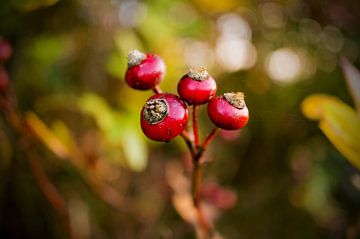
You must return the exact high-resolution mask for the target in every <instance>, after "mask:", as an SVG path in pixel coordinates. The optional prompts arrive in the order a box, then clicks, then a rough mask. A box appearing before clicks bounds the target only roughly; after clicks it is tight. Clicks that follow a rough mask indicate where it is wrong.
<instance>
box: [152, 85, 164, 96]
mask: <svg viewBox="0 0 360 239" xmlns="http://www.w3.org/2000/svg"><path fill="white" fill-rule="evenodd" d="M153 91H154V92H155V94H161V93H163V91H162V90H161V88H160V86H158V85H156V86H155V87H154V88H153Z"/></svg>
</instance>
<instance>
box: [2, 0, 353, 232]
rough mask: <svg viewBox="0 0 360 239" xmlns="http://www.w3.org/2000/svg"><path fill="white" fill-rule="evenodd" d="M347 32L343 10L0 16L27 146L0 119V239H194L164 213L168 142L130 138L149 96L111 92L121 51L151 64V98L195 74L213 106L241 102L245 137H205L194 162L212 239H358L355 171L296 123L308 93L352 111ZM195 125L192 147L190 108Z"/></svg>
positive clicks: (104, 3)
mask: <svg viewBox="0 0 360 239" xmlns="http://www.w3.org/2000/svg"><path fill="white" fill-rule="evenodd" d="M359 29H360V2H358V1H352V0H343V1H336V0H327V1H323V0H279V1H262V0H253V1H251V0H221V1H220V0H194V1H189V0H151V1H150V0H148V1H145V0H144V1H140V0H3V1H1V3H0V35H1V36H2V37H3V39H6V40H7V41H9V42H10V43H11V44H12V47H13V57H12V58H11V60H10V61H8V62H7V63H6V64H5V66H4V67H5V68H6V69H7V71H8V72H9V75H10V78H11V80H10V89H11V90H12V91H13V92H14V94H15V95H16V102H17V109H18V112H20V113H19V114H20V115H21V117H23V118H24V120H25V121H26V122H27V124H29V125H30V128H31V130H32V131H34V134H35V135H36V137H34V138H29V137H22V136H19V132H17V131H16V129H14V128H13V127H12V126H11V124H9V123H8V121H7V120H6V118H5V117H4V114H1V118H0V238H69V237H71V236H69V234H68V233H67V230H66V229H64V224H66V223H62V221H64V220H63V219H62V218H64V215H66V216H65V218H67V219H65V221H66V220H68V223H69V225H70V228H71V231H72V237H73V238H195V234H194V232H193V228H192V226H191V225H190V224H189V223H187V222H186V220H184V219H183V218H184V217H185V218H186V215H184V214H186V210H185V212H184V211H181V209H179V208H181V207H179V204H180V205H181V200H180V199H179V200H180V202H179V201H176V200H174V191H176V189H174V187H175V188H176V187H177V186H176V185H178V181H179V180H180V179H174V175H177V174H179V170H180V171H181V170H182V168H185V174H184V175H189V174H190V171H191V170H190V169H189V163H188V160H189V155H188V152H187V151H186V147H185V145H184V143H183V142H182V140H181V139H176V140H173V141H172V142H170V143H166V144H165V143H164V144H162V143H154V142H151V141H150V140H148V139H146V138H145V136H143V134H142V132H141V129H140V125H139V112H140V109H141V107H142V105H143V103H144V102H145V100H146V99H147V98H148V97H150V96H151V95H152V92H148V91H147V92H140V91H135V90H133V89H130V88H129V87H127V86H126V84H125V82H124V73H125V70H126V67H127V58H126V57H127V53H128V52H129V51H130V50H132V49H139V50H142V51H145V52H153V53H156V54H159V55H160V56H161V57H162V58H163V59H164V61H165V63H166V65H167V74H166V77H165V80H164V82H163V83H162V84H161V87H162V88H163V90H165V91H167V92H174V93H175V92H176V86H177V81H178V80H179V79H180V77H181V76H182V75H183V74H185V73H186V72H187V70H188V68H189V67H194V66H201V65H204V66H206V67H207V69H208V71H209V72H210V74H211V75H212V76H213V77H214V78H215V79H216V80H217V82H218V94H221V93H224V92H227V91H243V92H245V94H246V102H247V106H248V108H249V110H250V116H251V117H250V121H249V124H248V126H247V127H246V128H245V129H243V130H241V131H240V132H221V133H220V134H219V136H218V137H217V139H216V140H215V141H214V142H213V143H212V144H211V146H210V149H209V152H208V153H207V154H206V157H207V160H208V161H209V162H208V163H207V165H206V168H205V175H204V176H205V181H207V182H208V185H212V186H213V187H214V185H215V188H216V190H215V192H212V193H213V194H216V195H215V196H214V195H212V196H211V197H209V198H210V199H209V198H208V202H207V203H208V204H209V205H212V213H213V214H215V217H216V220H215V224H216V228H217V230H218V231H219V233H220V234H221V235H222V236H223V237H224V238H242V239H247V238H256V239H262V238H264V239H265V238H287V239H292V238H294V239H296V238H299V239H300V238H301V239H305V238H309V239H312V238H314V239H315V238H331V239H332V238H334V239H342V238H346V239H355V238H360V234H359V230H360V228H359V227H360V225H359V224H360V218H359V216H360V215H359V213H360V173H359V170H358V169H356V168H355V167H354V166H353V165H352V164H351V163H350V162H349V161H347V160H346V157H344V156H343V155H342V153H341V152H339V151H338V150H337V149H336V147H334V146H333V144H332V143H331V142H330V141H329V139H328V138H327V137H326V136H325V135H324V134H323V132H322V131H321V130H320V129H319V127H318V123H317V122H315V121H311V120H309V119H307V118H306V117H305V116H304V115H303V114H302V111H301V102H302V101H303V100H304V98H306V97H307V96H309V95H312V94H314V93H326V94H329V95H333V96H336V97H337V98H339V99H341V100H342V101H344V102H345V103H346V104H348V105H349V106H351V107H353V106H354V102H353V98H352V96H351V94H350V91H349V88H348V86H347V83H346V80H345V77H344V75H343V72H342V70H341V67H340V64H339V58H340V57H341V56H343V57H346V58H347V59H348V60H349V62H352V63H353V64H354V65H355V66H356V65H357V66H359V65H360V58H359V54H360V44H359V42H360V31H359ZM200 124H201V130H202V133H201V135H202V137H204V136H205V135H206V132H208V131H210V130H211V129H212V127H213V126H212V124H211V122H210V121H209V120H208V117H207V114H206V107H202V108H201V112H200ZM24 139H25V140H28V141H31V142H29V144H30V145H31V147H30V148H26V149H24V147H22V146H21V145H23V143H21V142H20V141H22V140H24ZM29 151H30V153H29ZM29 157H31V158H32V159H31V160H27V158H29ZM34 162H35V163H34ZM34 165H35V166H34ZM34 168H35V170H34ZM39 170H40V177H39V175H38V174H39ZM174 172H175V173H174ZM180 174H181V173H180ZM41 175H42V176H44V175H45V177H42V176H41ZM174 180H175V181H174ZM176 180H178V181H176ZM181 180H182V179H181ZM181 180H180V181H181ZM44 181H45V184H44V185H45V187H44V185H43V186H41V182H44ZM47 183H50V185H52V186H53V188H55V189H56V192H57V194H56V193H55V195H56V198H59V197H60V198H61V200H62V201H61V200H60V201H61V202H62V203H60V206H59V207H60V209H59V208H56V207H54V204H53V203H51V202H49V199H48V196H49V195H47V196H46V190H45V194H44V188H45V189H46V188H47V186H46V185H48V184H47ZM39 184H40V186H39ZM180 184H181V183H180ZM205 184H206V182H205ZM220 185H221V186H220ZM49 187H50V188H52V187H51V186H49ZM49 187H48V188H49ZM53 188H52V189H53ZM179 190H180V191H181V189H179ZM50 191H51V190H50ZM219 192H220V194H221V192H222V194H221V195H222V196H219V195H218V194H219ZM50 194H51V192H50ZM214 198H215V199H214ZM235 199H236V200H235ZM205 200H206V199H205ZM176 202H177V203H176ZM176 205H177V206H176ZM64 210H65V211H64Z"/></svg>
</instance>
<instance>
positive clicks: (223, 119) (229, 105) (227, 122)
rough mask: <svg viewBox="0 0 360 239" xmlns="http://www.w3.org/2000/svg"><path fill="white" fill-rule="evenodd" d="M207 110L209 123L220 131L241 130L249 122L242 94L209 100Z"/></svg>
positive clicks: (228, 94)
mask: <svg viewBox="0 0 360 239" xmlns="http://www.w3.org/2000/svg"><path fill="white" fill-rule="evenodd" d="M207 109H208V115H209V117H210V119H211V121H212V122H213V123H214V124H215V125H216V126H217V127H219V128H222V129H227V130H236V129H241V128H243V127H245V125H246V124H247V122H248V120H249V110H248V108H247V107H246V104H245V100H244V94H243V93H242V92H237V93H225V94H224V95H223V96H218V97H215V98H213V99H211V100H210V102H209V104H208V107H207Z"/></svg>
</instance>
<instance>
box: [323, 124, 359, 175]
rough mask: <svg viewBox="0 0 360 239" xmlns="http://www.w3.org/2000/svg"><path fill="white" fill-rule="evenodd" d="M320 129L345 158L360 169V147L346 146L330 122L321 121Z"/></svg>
mask: <svg viewBox="0 0 360 239" xmlns="http://www.w3.org/2000/svg"><path fill="white" fill-rule="evenodd" d="M319 127H320V129H321V130H322V131H323V133H324V134H325V135H326V137H327V138H328V139H329V140H330V142H331V143H332V144H333V145H334V146H335V148H337V150H339V151H340V152H341V153H342V155H344V157H346V158H347V159H348V160H349V162H350V163H352V164H353V165H354V166H355V167H357V168H358V169H360V147H359V145H357V146H356V145H351V144H346V143H344V141H342V140H343V139H342V135H341V133H339V132H336V131H337V130H334V129H333V128H332V127H331V126H330V125H329V123H328V122H326V121H321V122H320V125H319ZM356 147H357V148H356Z"/></svg>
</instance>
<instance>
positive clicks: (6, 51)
mask: <svg viewBox="0 0 360 239" xmlns="http://www.w3.org/2000/svg"><path fill="white" fill-rule="evenodd" d="M11 56H12V47H11V44H10V43H9V42H8V41H5V40H0V61H6V60H9V59H10V57H11Z"/></svg>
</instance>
